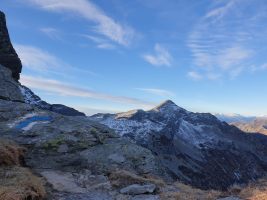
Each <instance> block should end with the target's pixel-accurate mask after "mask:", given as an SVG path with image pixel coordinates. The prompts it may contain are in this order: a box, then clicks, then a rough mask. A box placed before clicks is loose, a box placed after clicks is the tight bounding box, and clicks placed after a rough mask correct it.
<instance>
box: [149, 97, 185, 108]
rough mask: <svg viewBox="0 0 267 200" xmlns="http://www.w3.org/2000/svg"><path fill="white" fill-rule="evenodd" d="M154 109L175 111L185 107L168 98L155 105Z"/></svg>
mask: <svg viewBox="0 0 267 200" xmlns="http://www.w3.org/2000/svg"><path fill="white" fill-rule="evenodd" d="M153 110H156V111H175V110H184V109H183V108H181V107H179V106H177V105H176V104H175V103H174V102H173V101H171V100H166V101H164V102H162V103H161V104H159V105H158V106H157V107H155V108H154V109H153Z"/></svg>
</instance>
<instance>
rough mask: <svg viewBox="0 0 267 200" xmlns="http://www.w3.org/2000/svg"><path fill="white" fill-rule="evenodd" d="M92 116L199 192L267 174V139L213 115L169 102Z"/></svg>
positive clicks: (223, 187) (243, 181) (225, 186)
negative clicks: (146, 151)
mask: <svg viewBox="0 0 267 200" xmlns="http://www.w3.org/2000/svg"><path fill="white" fill-rule="evenodd" d="M90 118H91V119H92V120H95V121H96V122H100V123H102V124H104V125H107V126H108V127H110V128H112V129H114V130H115V131H116V132H117V133H118V134H120V135H121V136H124V137H128V138H131V139H133V140H135V141H136V142H137V144H140V145H142V146H143V147H146V148H148V149H150V150H151V151H152V152H154V154H155V155H157V156H158V157H159V158H160V160H161V163H162V164H163V165H164V166H165V167H166V168H167V169H168V170H169V172H170V173H171V174H172V175H173V177H174V178H177V179H179V180H182V181H183V182H185V183H187V184H190V185H193V186H196V187H198V188H202V189H211V188H212V189H220V190H221V189H226V188H228V187H229V186H231V185H233V184H242V183H247V182H248V181H250V180H254V179H257V178H260V177H262V176H264V175H265V174H266V172H267V157H266V156H267V148H266V146H267V137H265V136H263V135H260V134H246V133H244V132H242V131H241V130H239V129H237V128H236V127H234V126H230V125H228V124H227V123H224V122H221V121H219V120H218V119H217V118H216V117H214V116H213V115H211V114H208V113H193V112H189V111H187V110H185V109H183V108H181V107H178V106H177V105H175V104H174V103H173V102H172V101H166V102H164V103H163V104H161V105H159V106H158V107H156V108H154V109H152V110H149V111H143V110H136V111H130V112H126V113H119V114H114V115H111V114H97V115H94V116H92V117H90ZM222 177H223V178H222Z"/></svg>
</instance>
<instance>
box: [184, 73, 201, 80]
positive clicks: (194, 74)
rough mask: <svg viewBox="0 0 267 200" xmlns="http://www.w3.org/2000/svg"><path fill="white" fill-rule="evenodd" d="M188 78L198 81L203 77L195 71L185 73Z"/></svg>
mask: <svg viewBox="0 0 267 200" xmlns="http://www.w3.org/2000/svg"><path fill="white" fill-rule="evenodd" d="M187 75H188V77H190V78H191V79H193V80H195V81H199V80H202V79H203V76H202V75H201V74H199V73H198V72H195V71H190V72H188V73H187Z"/></svg>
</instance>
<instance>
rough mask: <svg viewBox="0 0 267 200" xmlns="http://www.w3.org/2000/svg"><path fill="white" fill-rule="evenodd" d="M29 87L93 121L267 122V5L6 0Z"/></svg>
mask: <svg viewBox="0 0 267 200" xmlns="http://www.w3.org/2000/svg"><path fill="white" fill-rule="evenodd" d="M0 9H1V10H3V11H4V12H5V13H6V15H7V20H8V27H9V32H10V35H11V39H12V42H13V44H14V46H15V48H16V50H17V53H18V54H19V56H20V58H21V59H22V62H23V65H24V68H23V73H22V76H21V82H22V83H23V84H25V85H26V86H29V87H30V88H31V89H32V90H33V91H34V92H36V93H37V94H38V95H39V96H40V97H41V98H43V99H44V100H46V101H48V102H50V103H63V104H66V105H68V106H72V107H75V108H77V109H79V110H81V111H84V112H86V113H87V114H93V113H97V112H119V111H126V110H130V109H136V108H142V109H150V108H152V107H153V106H155V105H157V104H159V103H160V102H161V101H164V100H166V99H172V100H173V101H174V102H175V103H176V104H177V105H179V106H181V107H184V108H186V109H188V110H191V111H195V112H212V113H240V114H244V115H266V114H267V105H266V104H267V103H266V99H267V87H266V86H267V76H266V75H267V49H266V48H267V2H266V1H265V0H201V1H197V0H167V1H166V0H131V1H125V0H109V1H107V0H75V1H73V0H1V2H0Z"/></svg>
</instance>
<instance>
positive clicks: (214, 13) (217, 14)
mask: <svg viewBox="0 0 267 200" xmlns="http://www.w3.org/2000/svg"><path fill="white" fill-rule="evenodd" d="M236 2H237V1H236V0H229V1H228V2H227V3H226V4H225V5H223V6H221V7H217V8H214V9H213V10H211V11H209V12H208V13H207V14H206V16H205V18H216V19H220V18H222V17H223V16H224V15H225V14H227V12H229V11H230V10H231V9H232V8H233V7H234V6H235V4H236Z"/></svg>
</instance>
